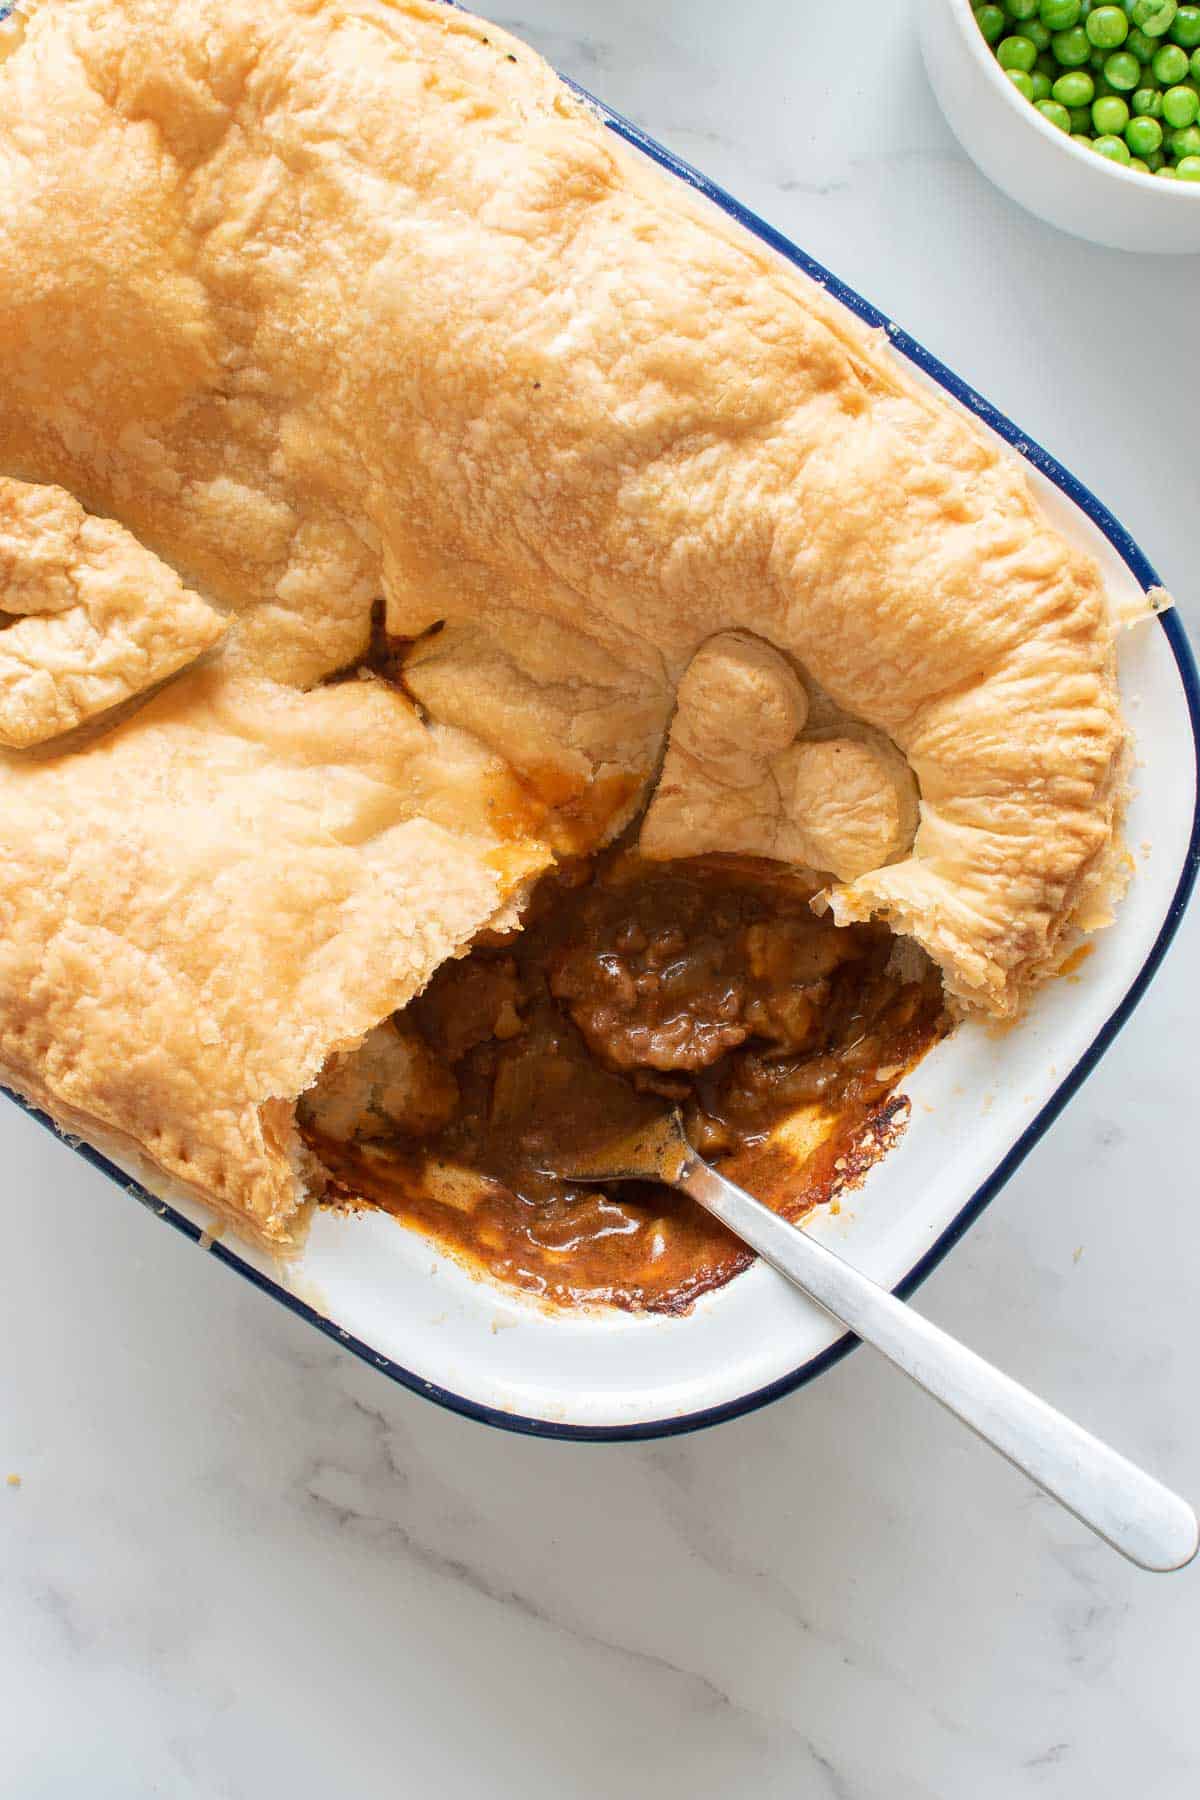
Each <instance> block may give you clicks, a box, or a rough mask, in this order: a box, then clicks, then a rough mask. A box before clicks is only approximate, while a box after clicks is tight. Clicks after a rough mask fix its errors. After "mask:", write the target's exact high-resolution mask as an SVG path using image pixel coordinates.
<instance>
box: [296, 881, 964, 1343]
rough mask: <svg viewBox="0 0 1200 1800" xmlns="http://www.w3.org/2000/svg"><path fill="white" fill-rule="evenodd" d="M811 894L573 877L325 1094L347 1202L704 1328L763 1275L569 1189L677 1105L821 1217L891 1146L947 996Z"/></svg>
mask: <svg viewBox="0 0 1200 1800" xmlns="http://www.w3.org/2000/svg"><path fill="white" fill-rule="evenodd" d="M812 891H813V890H812V888H811V887H810V886H807V885H805V884H804V883H803V882H802V881H801V880H800V879H798V878H797V877H796V876H795V875H793V874H791V873H790V872H788V871H786V870H784V869H781V868H780V867H778V866H777V865H772V864H768V863H762V862H752V861H743V860H738V859H734V858H724V857H722V858H717V857H714V858H703V859H697V860H695V861H692V862H676V863H668V864H661V863H646V862H643V861H641V860H640V859H639V858H638V857H637V856H636V855H633V854H631V853H629V852H627V851H613V852H609V853H607V854H605V855H602V856H600V857H597V858H594V859H590V860H587V861H580V862H576V863H573V864H568V865H566V866H564V867H561V868H560V869H559V870H557V871H556V872H555V873H554V874H553V875H552V876H549V877H547V878H546V879H545V880H543V881H542V883H541V884H540V885H539V887H538V889H537V891H536V893H535V895H534V897H533V900H532V902H531V904H530V907H529V909H528V912H527V916H526V919H525V922H524V927H523V929H522V930H521V931H520V932H518V933H515V934H512V935H510V936H506V937H499V936H495V935H491V936H487V937H485V939H484V940H482V941H480V942H479V943H477V944H476V945H475V947H474V948H473V949H472V951H471V953H470V955H469V956H467V957H465V958H464V959H463V960H461V961H459V962H452V963H448V964H446V965H445V966H444V967H443V968H442V969H440V970H439V971H438V973H437V974H436V975H435V976H434V978H433V980H432V981H431V982H430V984H429V986H428V988H427V989H426V991H425V992H424V994H422V995H421V996H420V998H419V999H418V1000H416V1001H414V1002H413V1004H412V1005H411V1006H409V1007H408V1008H407V1009H406V1010H405V1011H404V1012H403V1013H401V1014H398V1015H397V1016H396V1018H395V1020H393V1021H392V1022H391V1023H390V1024H388V1025H387V1026H384V1027H381V1028H380V1030H379V1031H377V1032H375V1033H373V1034H372V1036H371V1038H370V1039H369V1040H368V1043H367V1044H366V1045H364V1046H363V1047H362V1048H361V1049H360V1050H359V1051H357V1052H355V1053H354V1054H353V1055H352V1056H350V1057H346V1058H341V1059H336V1060H335V1062H334V1063H333V1064H331V1065H330V1067H329V1068H328V1069H327V1070H326V1072H325V1074H324V1075H323V1077H322V1079H321V1082H320V1083H319V1084H318V1086H317V1087H316V1088H315V1089H314V1090H313V1092H312V1093H311V1094H310V1095H309V1096H308V1099H307V1102H306V1104H305V1106H304V1107H303V1108H302V1115H301V1124H302V1129H303V1130H304V1132H305V1135H306V1138H307V1140H308V1142H309V1143H310V1145H311V1147H312V1148H313V1149H314V1150H315V1151H316V1153H317V1154H318V1156H319V1157H320V1158H321V1160H322V1161H323V1162H324V1164H325V1166H326V1167H327V1169H328V1170H329V1172H330V1175H331V1178H332V1179H331V1190H330V1195H331V1198H332V1199H333V1201H334V1202H335V1203H352V1204H362V1203H367V1204H373V1205H377V1206H383V1207H385V1208H386V1209H387V1210H388V1211H390V1212H393V1213H395V1214H396V1215H397V1216H398V1217H400V1218H401V1219H403V1220H405V1221H406V1222H407V1223H408V1224H410V1225H412V1226H415V1227H416V1228H417V1229H419V1230H421V1231H424V1232H426V1233H427V1234H428V1235H430V1236H432V1237H434V1238H437V1239H438V1240H439V1241H441V1242H442V1243H443V1244H444V1245H446V1246H447V1247H448V1248H450V1249H451V1250H453V1251H454V1252H455V1253H456V1254H458V1255H459V1256H460V1257H462V1258H464V1259H465V1260H466V1261H468V1262H469V1263H471V1264H472V1265H474V1266H476V1267H478V1268H481V1269H483V1270H485V1271H486V1272H487V1273H489V1274H491V1275H492V1276H494V1277H496V1278H497V1279H499V1280H501V1281H504V1282H508V1283H510V1284H513V1285H515V1286H518V1287H521V1288H523V1289H526V1290H530V1291H533V1292H535V1293H537V1294H540V1295H542V1296H543V1297H545V1298H546V1299H548V1300H550V1301H552V1302H555V1303H557V1304H559V1305H579V1304H585V1303H591V1304H594V1303H598V1302H605V1303H608V1304H612V1305H617V1306H623V1307H628V1308H637V1309H649V1310H656V1311H680V1310H682V1309H684V1308H686V1307H687V1306H688V1305H690V1304H691V1302H692V1301H693V1300H694V1299H695V1298H696V1297H697V1295H699V1294H701V1293H703V1292H705V1291H706V1290H707V1289H710V1288H713V1287H716V1286H718V1285H720V1284H721V1283H722V1282H724V1281H727V1280H728V1279H729V1278H730V1277H731V1276H732V1275H734V1274H736V1273H737V1272H738V1271H739V1270H740V1269H742V1268H744V1267H745V1266H746V1265H747V1263H748V1262H750V1261H751V1260H752V1259H751V1257H750V1255H749V1253H748V1252H747V1251H745V1250H744V1249H743V1248H742V1246H741V1245H740V1244H738V1243H737V1242H736V1240H734V1239H733V1238H731V1237H730V1236H729V1234H728V1233H727V1232H726V1231H725V1230H724V1229H723V1227H721V1226H720V1225H718V1224H717V1223H716V1221H715V1220H713V1219H711V1218H710V1217H709V1216H708V1214H706V1213H704V1212H703V1211H702V1210H701V1209H700V1208H699V1207H697V1206H696V1205H695V1203H694V1202H692V1201H690V1200H688V1199H687V1198H686V1197H684V1196H682V1195H677V1194H674V1193H672V1192H670V1191H669V1190H666V1189H664V1188H661V1187H655V1186H650V1185H644V1186H640V1185H633V1184H626V1185H621V1186H616V1185H614V1186H613V1187H612V1188H611V1190H607V1189H604V1188H594V1187H582V1186H573V1185H572V1184H571V1183H570V1182H569V1181H563V1180H561V1179H559V1178H557V1177H556V1176H555V1175H554V1174H553V1173H552V1172H551V1171H553V1170H554V1168H555V1165H556V1158H561V1157H562V1155H563V1154H564V1153H565V1152H567V1151H570V1150H576V1149H578V1148H579V1147H580V1146H581V1144H583V1143H585V1142H587V1141H589V1140H590V1141H593V1142H598V1141H602V1140H604V1139H606V1138H609V1137H613V1136H616V1135H617V1133H618V1132H619V1131H622V1130H624V1129H626V1128H633V1127H635V1126H636V1125H638V1124H640V1123H642V1122H643V1121H644V1119H645V1118H646V1117H647V1116H648V1115H649V1114H651V1113H653V1112H655V1111H658V1110H660V1109H661V1108H662V1107H663V1105H664V1104H666V1103H668V1102H670V1103H673V1104H675V1105H677V1106H679V1107H680V1108H681V1109H682V1111H683V1113H684V1117H685V1120H686V1123H687V1127H688V1131H689V1133H690V1135H691V1138H692V1141H693V1142H694V1143H695V1145H696V1146H697V1148H698V1149H699V1150H701V1151H702V1152H703V1153H704V1154H705V1155H707V1156H709V1157H712V1158H715V1159H717V1160H720V1161H721V1162H722V1164H723V1166H725V1167H726V1168H727V1169H728V1170H729V1172H731V1173H732V1174H734V1175H735V1177H736V1178H737V1179H740V1180H741V1181H743V1183H744V1184H745V1185H746V1186H748V1187H749V1188H750V1189H751V1190H752V1191H755V1192H757V1193H758V1194H759V1196H760V1197H761V1198H762V1199H764V1200H765V1201H767V1202H768V1204H771V1205H775V1206H776V1207H777V1208H778V1209H779V1210H780V1211H782V1212H784V1213H785V1214H787V1215H788V1216H789V1217H798V1216H800V1215H801V1214H802V1213H803V1212H805V1211H806V1210H808V1208H809V1207H811V1206H812V1205H814V1204H816V1203H817V1202H819V1201H821V1200H826V1199H828V1198H829V1197H830V1196H831V1195H832V1194H833V1193H834V1192H836V1190H837V1188H838V1187H839V1186H840V1185H841V1184H842V1183H843V1182H844V1181H845V1180H847V1179H848V1178H850V1177H852V1176H853V1174H854V1173H855V1172H856V1171H857V1170H860V1169H861V1168H862V1167H863V1166H865V1164H866V1163H867V1162H869V1161H870V1160H871V1158H872V1156H874V1155H876V1154H878V1152H879V1150H880V1149H881V1148H883V1147H886V1143H887V1141H888V1138H889V1135H890V1133H891V1131H892V1130H893V1129H894V1122H895V1117H896V1115H897V1113H898V1112H899V1111H900V1110H901V1107H902V1102H900V1101H899V1100H898V1099H897V1098H896V1096H895V1095H894V1091H893V1090H894V1089H895V1085H896V1083H897V1081H898V1080H899V1079H900V1077H901V1075H902V1074H903V1073H904V1072H905V1070H906V1069H908V1068H910V1067H911V1066H912V1064H913V1063H914V1062H915V1061H916V1060H917V1059H918V1058H919V1057H920V1056H921V1055H922V1054H923V1052H924V1051H925V1049H927V1048H928V1046H929V1044H930V1043H931V1042H932V1041H933V1039H934V1038H935V1037H936V1036H937V1035H938V1034H939V1032H940V1031H941V1030H942V1029H943V1026H944V1023H945V1020H944V1014H943V1008H942V994H941V984H940V981H939V980H938V978H937V976H936V974H935V972H934V971H933V970H932V969H931V968H930V966H929V965H928V964H927V963H925V962H924V960H923V959H922V958H920V957H919V956H915V957H914V956H911V955H910V956H906V955H903V954H901V953H899V949H898V946H897V944H896V942H895V940H894V939H893V938H892V936H891V934H890V933H889V932H888V931H887V930H886V929H885V928H884V927H882V926H876V925H853V926H849V927H845V928H841V927H838V926H835V925H834V924H833V923H832V922H831V921H830V920H829V919H828V918H825V917H821V916H819V915H817V914H815V913H814V912H813V911H812V909H811V906H810V904H809V902H810V900H811V898H812ZM784 1121H787V1122H788V1123H787V1125H786V1128H785V1129H784V1131H783V1132H782V1135H781V1134H780V1132H779V1131H778V1130H777V1128H778V1127H780V1126H781V1125H783V1123H784Z"/></svg>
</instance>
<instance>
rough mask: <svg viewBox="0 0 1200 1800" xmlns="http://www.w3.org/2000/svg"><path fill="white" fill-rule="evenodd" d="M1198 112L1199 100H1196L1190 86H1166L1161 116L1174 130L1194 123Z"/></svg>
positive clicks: (1199, 111)
mask: <svg viewBox="0 0 1200 1800" xmlns="http://www.w3.org/2000/svg"><path fill="white" fill-rule="evenodd" d="M1198 113H1200V100H1197V98H1196V96H1195V94H1194V92H1193V91H1192V89H1191V88H1190V87H1173V88H1168V89H1167V91H1166V93H1165V94H1164V95H1163V98H1162V116H1163V119H1164V120H1165V122H1166V123H1167V124H1168V125H1170V126H1171V127H1172V128H1173V129H1174V130H1176V131H1178V130H1181V129H1186V128H1187V127H1188V126H1189V125H1194V124H1195V123H1196V116H1197V114H1198Z"/></svg>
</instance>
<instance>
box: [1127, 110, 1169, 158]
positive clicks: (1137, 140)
mask: <svg viewBox="0 0 1200 1800" xmlns="http://www.w3.org/2000/svg"><path fill="white" fill-rule="evenodd" d="M1162 141H1163V132H1162V126H1161V125H1160V124H1159V122H1158V120H1157V119H1130V121H1129V123H1128V125H1127V126H1126V127H1125V142H1126V143H1127V144H1128V145H1129V148H1130V149H1131V150H1132V151H1133V154H1134V155H1135V156H1149V155H1150V154H1151V152H1152V151H1154V150H1161V149H1162Z"/></svg>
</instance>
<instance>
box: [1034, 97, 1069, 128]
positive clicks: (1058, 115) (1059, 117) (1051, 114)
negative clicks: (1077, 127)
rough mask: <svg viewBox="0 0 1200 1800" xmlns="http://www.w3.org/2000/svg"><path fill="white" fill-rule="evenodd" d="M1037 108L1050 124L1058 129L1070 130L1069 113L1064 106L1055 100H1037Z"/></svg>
mask: <svg viewBox="0 0 1200 1800" xmlns="http://www.w3.org/2000/svg"><path fill="white" fill-rule="evenodd" d="M1037 110H1038V111H1039V112H1040V113H1041V115H1042V117H1043V119H1047V120H1048V121H1049V122H1050V124H1051V125H1056V126H1057V127H1058V129H1059V131H1066V132H1069V131H1070V129H1071V115H1070V113H1069V112H1068V111H1067V109H1066V107H1065V106H1060V105H1059V104H1058V101H1057V100H1039V101H1038V102H1037Z"/></svg>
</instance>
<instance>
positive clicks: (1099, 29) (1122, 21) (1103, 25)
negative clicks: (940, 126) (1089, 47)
mask: <svg viewBox="0 0 1200 1800" xmlns="http://www.w3.org/2000/svg"><path fill="white" fill-rule="evenodd" d="M1085 30H1086V31H1087V34H1088V38H1089V40H1090V42H1091V43H1093V44H1095V46H1096V48H1097V50H1115V49H1116V48H1117V45H1118V44H1123V43H1124V42H1125V39H1126V38H1127V37H1128V36H1129V20H1128V19H1127V18H1126V17H1125V14H1124V13H1123V12H1122V11H1121V8H1120V7H1119V6H1098V7H1097V8H1096V10H1095V12H1094V13H1091V14H1090V15H1089V17H1088V22H1087V25H1086V27H1085Z"/></svg>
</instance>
